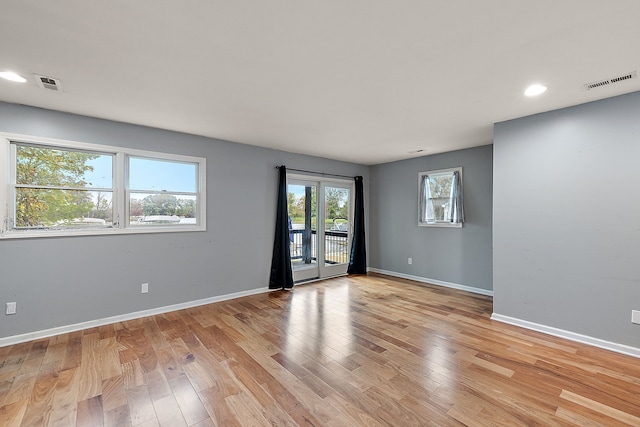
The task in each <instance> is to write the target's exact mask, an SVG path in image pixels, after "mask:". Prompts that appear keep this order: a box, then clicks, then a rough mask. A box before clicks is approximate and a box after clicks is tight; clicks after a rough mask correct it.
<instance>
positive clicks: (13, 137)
mask: <svg viewBox="0 0 640 427" xmlns="http://www.w3.org/2000/svg"><path fill="white" fill-rule="evenodd" d="M15 143H23V144H31V145H38V146H42V147H45V148H51V149H56V148H58V149H71V150H78V151H88V152H99V153H104V154H113V155H114V162H113V182H112V185H113V196H112V209H113V219H114V221H113V222H114V226H113V227H105V228H99V229H91V228H81V229H56V230H46V229H44V230H14V229H13V224H12V218H11V216H12V215H13V214H12V212H13V205H14V203H15V200H13V194H14V191H12V190H11V188H12V184H11V178H12V174H13V175H15V171H14V169H15V162H16V158H15V145H14V144H15ZM12 147H14V148H12ZM12 150H13V151H14V153H12ZM129 156H131V157H145V158H149V159H157V160H164V161H170V162H182V163H193V164H196V165H197V169H198V174H197V175H198V176H197V178H196V180H197V182H196V199H197V206H196V209H197V216H196V218H197V223H196V224H183V225H167V224H162V225H145V226H144V227H138V226H133V225H130V224H129V221H128V218H129V215H128V213H129V198H128V194H129V191H128V188H127V187H128V181H129V180H128V176H127V174H128V171H127V168H126V164H127V159H128V157H129ZM206 173H207V172H206V159H205V158H203V157H194V156H185V155H179V154H170V153H160V152H155V151H146V150H137V149H133V148H125V147H116V146H109V145H99V144H93V143H86V142H77V141H66V140H60V139H52V138H43V137H36V136H29V135H21V134H11V133H0V217H1V219H2V221H1V222H0V239H16V238H42V237H61V236H64V237H68V236H95V235H113V234H142V233H172V232H193V231H206V230H207V226H206V220H207V217H206V215H207V213H206V206H207V201H206ZM88 191H91V189H88Z"/></svg>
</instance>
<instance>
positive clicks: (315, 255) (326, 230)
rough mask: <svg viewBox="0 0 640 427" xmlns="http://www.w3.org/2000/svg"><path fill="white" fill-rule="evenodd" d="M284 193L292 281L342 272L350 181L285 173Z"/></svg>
mask: <svg viewBox="0 0 640 427" xmlns="http://www.w3.org/2000/svg"><path fill="white" fill-rule="evenodd" d="M287 193H288V199H287V200H288V206H287V207H288V210H289V219H290V226H289V241H290V245H291V247H290V248H291V267H292V270H293V280H294V282H303V281H308V280H314V279H322V278H326V277H332V276H338V275H341V274H346V272H347V266H348V264H349V254H350V249H351V232H352V229H353V227H352V210H353V201H352V197H353V183H352V182H350V181H343V180H328V179H326V180H325V179H321V180H314V179H312V178H310V177H308V176H304V175H288V177H287Z"/></svg>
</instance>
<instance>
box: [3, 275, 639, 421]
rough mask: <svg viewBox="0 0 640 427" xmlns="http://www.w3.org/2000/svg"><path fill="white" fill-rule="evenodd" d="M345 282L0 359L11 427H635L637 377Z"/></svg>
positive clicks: (619, 363) (452, 302) (558, 343)
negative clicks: (464, 426) (413, 426)
mask: <svg viewBox="0 0 640 427" xmlns="http://www.w3.org/2000/svg"><path fill="white" fill-rule="evenodd" d="M492 311H493V310H492V300H491V298H490V297H485V296H482V295H475V294H469V293H466V292H464V291H459V290H453V289H447V288H442V287H438V286H435V285H426V284H417V283H415V282H412V281H409V280H405V279H395V278H391V277H387V276H383V275H377V274H371V275H366V276H353V277H340V278H335V279H331V280H325V281H320V282H316V283H313V284H307V285H300V286H296V287H295V288H294V290H293V291H288V292H283V291H273V292H269V293H265V294H258V295H251V296H247V297H242V298H238V299H235V300H230V301H223V302H219V303H215V304H209V305H204V306H199V307H193V308H189V309H185V310H179V311H175V312H170V313H163V314H159V315H156V316H150V317H146V318H142V319H134V320H129V321H123V322H118V323H114V324H111V325H103V326H99V327H96V328H91V329H87V330H84V331H76V332H72V333H68V334H63V335H58V336H55V337H51V338H46V339H41V340H36V341H32V342H27V343H21V344H16V345H13V346H7V347H2V348H0V426H3V427H4V426H7V427H14V426H15V427H17V426H31V427H39V426H48V427H63V426H64V427H67V426H69V427H74V426H91V427H96V426H98V427H99V426H103V425H104V426H124V427H159V426H190V427H191V426H196V427H215V426H234V425H235V426H269V425H271V426H292V427H297V426H336V427H337V426H340V427H341V426H345V425H349V426H367V427H369V426H399V425H402V426H412V425H416V426H417V425H419V426H462V425H467V426H509V427H511V426H532V425H539V426H554V427H555V426H557V427H564V426H585V427H589V426H607V427H610V426H618V425H620V426H623V425H634V426H635V425H640V362H639V361H638V359H636V358H633V357H630V356H624V355H621V354H616V353H612V352H609V351H606V350H602V349H599V348H595V347H590V346H587V345H584V344H580V343H576V342H570V341H566V340H562V339H560V338H556V337H551V336H548V335H544V334H542V333H539V332H534V331H529V330H524V329H520V328H517V327H515V326H511V325H506V324H503V323H499V322H494V321H492V320H491V319H490V316H491V313H492Z"/></svg>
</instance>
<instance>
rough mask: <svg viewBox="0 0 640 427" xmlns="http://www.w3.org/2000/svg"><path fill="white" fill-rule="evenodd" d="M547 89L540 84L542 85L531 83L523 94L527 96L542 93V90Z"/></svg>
mask: <svg viewBox="0 0 640 427" xmlns="http://www.w3.org/2000/svg"><path fill="white" fill-rule="evenodd" d="M546 90H547V87H546V86H542V85H538V84H536V85H531V86H529V87H528V88H527V90H525V91H524V94H525V95H527V96H538V95H540V94H541V93H544V91H546Z"/></svg>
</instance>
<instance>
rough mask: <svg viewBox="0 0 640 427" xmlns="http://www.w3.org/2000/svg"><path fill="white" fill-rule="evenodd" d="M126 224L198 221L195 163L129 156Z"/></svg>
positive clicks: (167, 224) (178, 224)
mask: <svg viewBox="0 0 640 427" xmlns="http://www.w3.org/2000/svg"><path fill="white" fill-rule="evenodd" d="M128 161H129V162H128V167H129V224H130V225H131V226H149V225H157V226H170V225H177V226H184V225H194V224H197V223H198V209H197V207H198V193H197V187H198V164H197V163H187V162H177V161H170V160H166V159H162V160H158V159H149V158H140V157H131V156H130V157H129V158H128Z"/></svg>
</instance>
